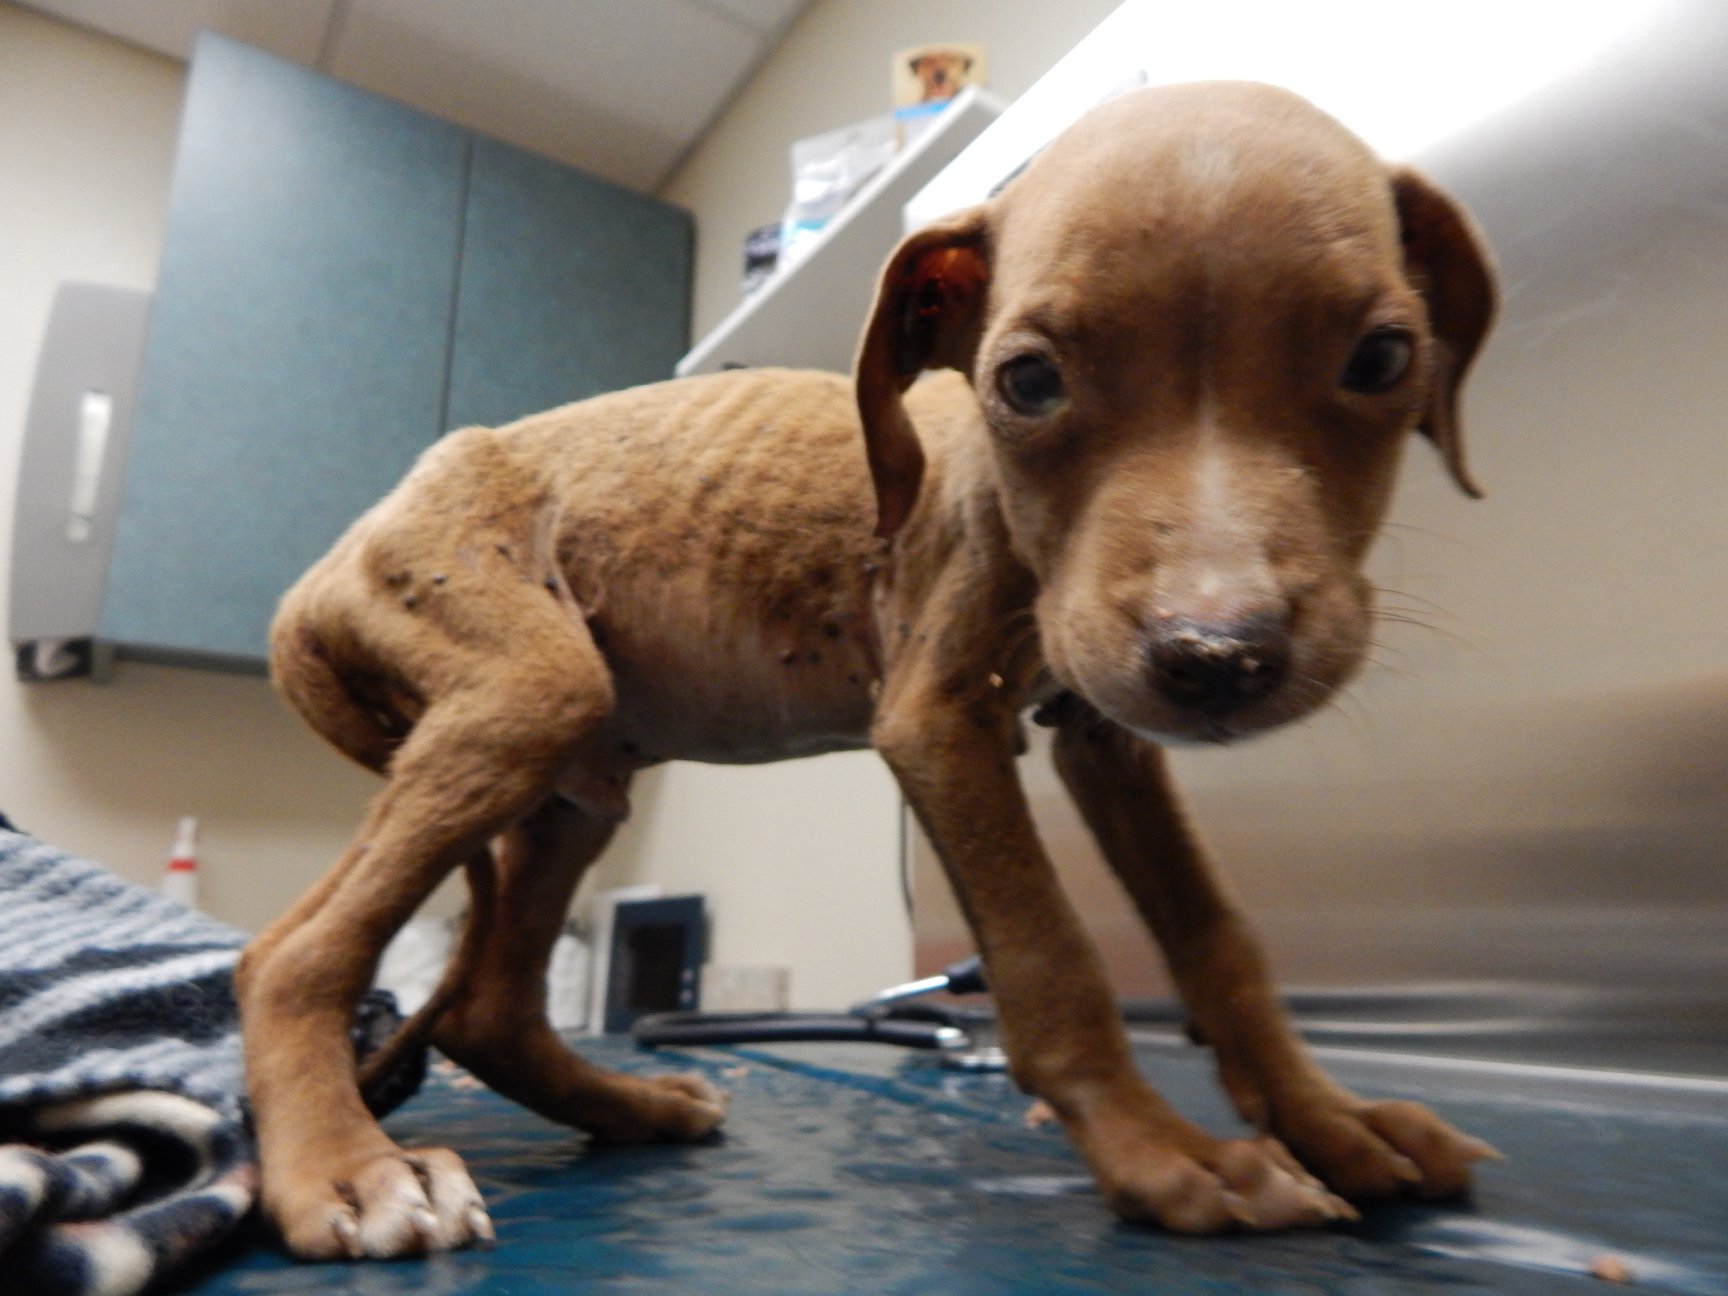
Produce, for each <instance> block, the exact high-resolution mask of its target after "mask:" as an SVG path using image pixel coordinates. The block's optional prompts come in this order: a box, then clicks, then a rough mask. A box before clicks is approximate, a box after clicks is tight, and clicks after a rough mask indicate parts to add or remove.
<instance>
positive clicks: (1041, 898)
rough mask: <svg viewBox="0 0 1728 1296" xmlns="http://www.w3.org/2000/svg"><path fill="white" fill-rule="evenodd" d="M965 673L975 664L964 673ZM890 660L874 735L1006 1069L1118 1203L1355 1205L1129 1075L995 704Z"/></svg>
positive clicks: (1315, 1211)
mask: <svg viewBox="0 0 1728 1296" xmlns="http://www.w3.org/2000/svg"><path fill="white" fill-rule="evenodd" d="M973 673H974V674H976V672H975V671H974V672H973ZM964 678H965V677H964V676H957V675H956V674H955V673H953V672H950V671H947V670H945V669H944V668H943V666H942V664H941V663H940V662H938V661H936V660H932V659H926V660H923V661H919V662H914V663H903V664H902V669H900V670H897V671H896V673H895V678H893V679H892V680H891V681H890V683H889V688H888V690H887V692H886V693H885V695H884V698H883V702H882V706H881V709H880V711H879V715H878V721H877V726H876V730H875V740H876V745H877V748H878V750H880V751H881V753H882V755H883V757H884V759H885V760H887V762H888V764H889V766H890V768H892V769H893V771H894V773H895V776H896V777H897V778H898V780H899V782H900V786H901V788H902V789H903V790H904V792H905V794H906V798H907V800H908V801H910V802H911V804H912V807H913V809H914V811H915V812H916V813H917V815H918V817H919V820H920V822H921V823H922V824H923V826H924V829H925V831H926V832H927V833H928V834H929V835H930V838H931V840H932V842H933V843H934V844H935V846H936V849H937V851H938V853H939V854H940V856H941V858H942V861H943V864H944V866H945V868H946V869H947V872H948V876H949V878H950V880H951V881H952V883H953V885H954V889H955V891H956V893H957V895H958V897H959V900H960V903H961V907H962V908H963V910H964V911H965V913H966V917H967V920H968V922H969V923H970V924H971V927H972V930H973V933H974V934H975V936H976V937H977V939H978V942H979V948H980V951H981V953H982V954H983V956H984V962H985V966H986V969H987V972H988V975H989V979H990V984H991V988H992V990H993V991H994V993H995V996H996V1003H997V1010H998V1013H999V1015H1000V1018H1001V1026H1002V1033H1003V1044H1004V1046H1005V1048H1006V1050H1007V1053H1008V1057H1009V1062H1010V1066H1011V1068H1012V1071H1013V1075H1014V1078H1015V1080H1016V1081H1017V1082H1018V1083H1019V1084H1020V1086H1021V1087H1022V1088H1023V1089H1025V1090H1027V1091H1028V1092H1030V1093H1033V1094H1036V1095H1037V1096H1039V1097H1041V1098H1043V1099H1044V1100H1045V1101H1046V1102H1047V1103H1049V1105H1050V1106H1051V1108H1052V1109H1053V1110H1054V1111H1055V1112H1056V1114H1057V1116H1058V1117H1059V1118H1060V1119H1061V1121H1062V1123H1063V1126H1064V1127H1065V1128H1066V1129H1067V1131H1068V1133H1069V1135H1070V1137H1072V1138H1073V1140H1074V1142H1075V1143H1076V1145H1077V1146H1078V1147H1079V1149H1080V1152H1081V1153H1082V1155H1083V1156H1084V1157H1085V1158H1086V1160H1087V1162H1088V1163H1089V1165H1090V1166H1091V1168H1092V1171H1093V1174H1094V1175H1095V1176H1096V1177H1097V1180H1098V1183H1099V1186H1100V1188H1101V1189H1102V1190H1103V1192H1104V1194H1105V1196H1106V1197H1107V1198H1108V1199H1109V1201H1110V1204H1111V1205H1112V1206H1113V1207H1114V1208H1115V1209H1116V1210H1117V1211H1118V1212H1119V1213H1120V1214H1122V1215H1123V1216H1125V1217H1127V1218H1129V1219H1133V1220H1140V1221H1145V1222H1155V1223H1159V1224H1162V1225H1164V1226H1165V1227H1167V1228H1170V1229H1175V1230H1179V1231H1181V1232H1191V1233H1206V1232H1217V1231H1220V1230H1223V1229H1228V1228H1230V1227H1232V1226H1236V1225H1241V1226H1245V1227H1249V1228H1256V1229H1278V1228H1290V1227H1298V1226H1313V1225H1320V1224H1325V1223H1327V1222H1329V1221H1332V1220H1336V1219H1339V1218H1344V1217H1347V1216H1350V1215H1352V1214H1353V1212H1352V1211H1351V1210H1350V1208H1349V1207H1348V1206H1347V1205H1346V1204H1345V1203H1344V1202H1342V1201H1340V1200H1339V1199H1338V1198H1335V1197H1333V1196H1332V1195H1331V1194H1330V1193H1328V1192H1327V1191H1326V1190H1325V1189H1324V1188H1323V1187H1322V1186H1321V1185H1320V1184H1319V1183H1318V1182H1317V1181H1315V1180H1314V1179H1312V1178H1310V1177H1309V1176H1308V1175H1307V1174H1306V1173H1305V1172H1304V1171H1303V1170H1302V1169H1301V1168H1300V1167H1299V1166H1298V1165H1297V1164H1296V1162H1295V1161H1294V1160H1293V1159H1292V1158H1291V1157H1290V1156H1289V1154H1288V1153H1287V1152H1285V1151H1284V1150H1283V1148H1282V1147H1280V1146H1279V1145H1278V1144H1277V1143H1275V1142H1274V1141H1272V1140H1271V1139H1259V1140H1243V1141H1233V1142H1230V1141H1222V1140H1218V1139H1215V1138H1213V1137H1211V1136H1210V1135H1208V1134H1206V1133H1205V1132H1204V1131H1202V1130H1200V1129H1198V1128H1197V1127H1195V1126H1194V1125H1192V1124H1190V1123H1189V1122H1187V1121H1186V1120H1184V1119H1182V1118H1181V1117H1180V1116H1178V1115H1177V1114H1176V1113H1175V1112H1174V1111H1173V1110H1172V1109H1171V1108H1170V1106H1169V1105H1168V1104H1167V1103H1166V1102H1165V1101H1164V1100H1163V1099H1162V1098H1161V1097H1160V1096H1159V1095H1158V1094H1157V1093H1156V1092H1155V1091H1154V1090H1153V1089H1152V1088H1151V1087H1150V1086H1149V1085H1148V1084H1147V1083H1146V1082H1145V1081H1144V1080H1143V1079H1142V1078H1141V1077H1140V1075H1139V1073H1138V1072H1137V1071H1136V1070H1135V1067H1134V1061H1133V1057H1132V1054H1131V1053H1130V1051H1129V1048H1128V1042H1127V1038H1126V1035H1125V1033H1124V1031H1123V1029H1122V1025H1121V1019H1120V1016H1119V1014H1118V1012H1117V1009H1116V1005H1115V1002H1114V999H1113V997H1112V995H1111V993H1110V990H1109V987H1108V984H1107V982H1106V979H1105V976H1104V973H1103V970H1102V968H1101V966H1100V964H1099V960H1098V957H1097V955H1096V953H1095V951H1094V950H1093V948H1092V945H1091V943H1090V942H1089V941H1088V940H1087V938H1086V936H1085V935H1084V934H1083V932H1082V931H1081V929H1080V925H1079V922H1078V920H1077V919H1076V917H1075V915H1074V912H1073V910H1072V908H1071V907H1070V906H1069V904H1068V900H1067V898H1066V896H1065V895H1063V893H1062V891H1061V888H1060V886H1059V885H1058V883H1057V880H1056V876H1055V871H1054V870H1053V869H1052V868H1051V866H1050V862H1049V860H1048V859H1047V858H1046V857H1045V855H1044V852H1043V849H1042V847H1041V846H1040V845H1039V842H1038V840H1037V835H1036V832H1035V830H1034V828H1033V825H1032V819H1031V815H1030V812H1029V810H1028V808H1027V804H1026V799H1025V795H1024V792H1023V791H1022V789H1021V787H1020V783H1019V779H1018V778H1017V776H1016V774H1015V771H1014V754H1013V724H1014V717H1013V714H1012V711H1011V709H1010V707H1009V706H1008V704H1006V703H1004V702H1003V701H1001V700H1000V699H999V698H994V699H993V698H992V697H991V696H990V694H991V692H992V690H991V689H990V688H989V687H988V686H984V687H982V688H980V689H978V690H976V691H973V690H968V689H965V688H964V687H958V684H959V681H960V680H961V679H964Z"/></svg>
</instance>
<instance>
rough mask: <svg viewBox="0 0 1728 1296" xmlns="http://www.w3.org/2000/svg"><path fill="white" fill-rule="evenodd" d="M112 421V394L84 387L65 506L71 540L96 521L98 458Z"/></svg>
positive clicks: (83, 536)
mask: <svg viewBox="0 0 1728 1296" xmlns="http://www.w3.org/2000/svg"><path fill="white" fill-rule="evenodd" d="M113 424H114V398H113V397H112V396H111V395H109V394H108V393H107V392H105V391H87V392H84V393H83V394H82V395H80V396H79V398H78V448H77V452H76V457H75V458H74V459H73V461H72V498H71V500H70V501H69V502H68V505H67V510H66V538H67V539H68V540H70V541H71V542H72V543H73V544H83V543H84V542H85V541H87V540H89V539H90V535H91V532H92V529H93V526H94V523H95V521H96V493H97V490H98V488H99V487H100V486H101V485H102V461H103V459H104V458H106V457H107V454H108V432H109V429H110V428H111V427H112V426H113Z"/></svg>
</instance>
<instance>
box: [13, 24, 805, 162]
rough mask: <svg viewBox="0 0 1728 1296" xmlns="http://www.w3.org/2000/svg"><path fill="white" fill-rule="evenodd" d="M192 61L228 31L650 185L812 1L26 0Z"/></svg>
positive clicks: (361, 82)
mask: <svg viewBox="0 0 1728 1296" xmlns="http://www.w3.org/2000/svg"><path fill="white" fill-rule="evenodd" d="M23 2H24V3H26V4H28V5H29V7H31V8H34V9H38V10H41V11H42V12H45V13H49V14H52V15H54V16H56V17H59V18H64V19H66V20H67V21H69V22H74V23H77V24H79V25H81V26H85V27H89V28H92V29H94V30H96V31H100V32H103V33H105V34H107V35H110V36H114V37H117V38H119V39H121V40H125V41H128V42H131V43H133V44H136V45H141V46H143V47H145V48H147V49H152V50H155V51H157V52H159V53H163V54H167V55H169V56H171V57H174V58H180V59H185V58H187V57H189V56H190V53H191V49H192V44H193V40H194V38H195V36H196V34H197V32H198V31H199V30H200V29H202V28H209V29H212V30H215V31H219V32H221V33H223V34H224V35H227V36H232V37H234V38H235V39H238V40H242V41H245V42H247V43H248V44H251V45H256V46H258V47H260V48H262V49H267V50H269V51H271V52H272V53H275V54H279V55H282V56H283V57H285V58H290V59H293V60H295V61H296V62H299V63H304V64H307V65H308V66H313V67H318V68H321V69H322V70H323V71H326V72H329V73H330V74H331V75H333V76H338V77H341V78H342V79H344V80H346V81H351V82H353V83H354V84H355V85H359V86H361V87H363V88H365V89H368V90H372V91H375V92H377V93H379V94H384V95H388V96H390V97H392V98H395V99H400V100H402V101H403V102H405V103H408V104H411V105H413V106H414V107H417V108H420V109H423V110H424V111H426V112H430V113H434V114H436V115H438V116H441V117H447V118H449V119H451V120H453V121H456V122H460V123H461V124H463V125H465V126H469V127H471V128H473V129H475V130H479V131H483V132H485V133H487V134H490V135H495V136H497V137H498V138H500V139H503V140H506V141H508V142H509V143H512V144H516V145H519V146H521V147H523V148H529V149H533V150H534V151H536V152H540V153H545V154H548V155H550V156H552V157H555V158H558V159H559V160H561V161H564V162H568V163H571V164H572V165H575V166H579V167H583V168H585V169H586V170H589V171H592V172H594V173H595V174H597V175H601V176H604V177H606V178H607V179H609V180H613V181H615V182H617V183H619V184H624V185H628V186H629V187H631V188H633V189H639V190H644V191H648V192H652V191H653V190H655V189H657V188H658V187H659V186H660V185H661V184H662V183H663V182H664V181H665V180H666V178H667V177H668V175H669V174H670V172H671V171H672V170H673V168H675V167H676V166H677V165H678V163H679V162H680V161H681V160H682V159H683V157H684V156H685V154H686V153H687V152H688V151H689V150H690V149H691V148H692V147H693V146H694V145H695V143H696V142H697V140H699V139H700V138H701V136H702V134H703V132H704V131H706V130H707V128H708V126H709V124H710V123H711V122H712V121H713V120H714V118H715V117H716V116H717V115H718V113H719V112H720V110H721V109H722V108H723V107H724V106H725V105H726V103H727V101H728V100H729V99H730V98H731V96H732V95H733V94H734V93H735V92H736V91H737V90H738V88H739V87H741V86H742V85H743V84H744V82H745V81H747V80H748V79H749V77H750V76H751V75H752V74H753V73H754V72H755V70H756V68H757V67H758V66H759V65H760V63H761V61H762V59H763V58H765V57H766V56H767V54H768V53H769V52H770V51H771V50H772V49H773V47H774V45H775V44H777V43H778V42H779V40H780V38H781V37H782V36H783V35H784V33H785V31H786V29H787V27H788V26H789V25H790V24H791V23H792V21H793V20H794V19H795V18H796V17H797V16H798V14H799V13H800V12H802V10H803V9H804V8H805V7H806V6H807V5H808V3H809V0H292V2H291V3H290V2H288V0H148V2H140V0H23Z"/></svg>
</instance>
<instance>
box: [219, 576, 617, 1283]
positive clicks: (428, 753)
mask: <svg viewBox="0 0 1728 1296" xmlns="http://www.w3.org/2000/svg"><path fill="white" fill-rule="evenodd" d="M536 606H538V605H529V606H524V607H522V608H517V609H512V610H513V611H516V612H517V613H519V620H518V622H517V624H518V625H519V626H520V625H527V626H530V627H532V626H533V625H534V624H535V621H534V618H535V608H536ZM551 606H552V605H551V604H550V603H548V604H547V608H548V611H549V612H550V611H551ZM552 615H554V616H556V617H558V618H559V619H558V620H551V619H547V620H546V621H544V622H543V623H542V624H543V625H544V626H546V627H547V633H548V634H550V633H552V632H553V631H556V632H557V634H558V640H559V644H558V646H559V647H560V651H557V652H555V653H554V652H548V651H543V652H541V653H538V654H535V655H533V656H529V655H527V654H523V655H521V656H518V657H516V658H510V657H508V656H503V655H501V654H495V653H491V652H487V653H480V652H471V651H466V650H464V649H462V648H461V647H460V646H459V645H457V644H455V643H453V642H447V644H446V651H447V658H446V659H445V660H446V665H447V669H448V673H447V674H445V675H444V678H445V679H447V680H452V681H454V682H453V683H452V684H451V686H450V687H448V688H447V689H446V691H444V692H443V693H442V694H441V695H439V696H438V697H436V699H435V700H433V701H431V702H430V703H429V704H428V706H427V709H426V712H425V713H424V715H422V716H421V717H420V719H419V721H418V723H417V724H416V725H415V727H414V730H413V732H412V733H411V734H410V735H409V736H408V738H407V739H406V740H405V741H404V742H403V744H402V746H401V747H400V749H399V750H398V751H397V752H396V754H395V757H394V759H393V760H392V762H391V765H390V774H389V781H388V783H387V784H386V785H385V787H384V789H383V791H382V792H381V793H380V794H379V796H378V797H377V799H376V800H375V801H374V803H373V806H372V809H371V812H370V813H369V815H368V817H367V820H366V823H365V825H364V827H363V828H362V830H361V833H360V835H359V836H358V838H357V839H356V840H355V842H354V844H353V845H352V846H351V847H350V848H349V850H348V851H347V853H346V854H345V855H344V857H343V859H342V860H341V861H340V862H339V863H338V864H337V866H336V868H335V869H334V870H333V879H332V880H330V881H329V882H327V883H326V884H324V885H322V886H320V888H318V890H317V891H316V893H315V898H314V899H315V902H314V903H310V904H301V905H298V906H296V907H295V909H294V910H293V911H292V912H291V914H290V915H289V916H288V918H287V919H284V920H283V921H282V922H281V923H279V924H277V925H276V926H275V927H272V928H271V929H269V930H267V931H266V932H265V933H264V934H263V936H262V937H261V938H260V940H259V942H258V943H257V946H256V949H255V950H254V951H249V952H248V955H247V958H246V960H245V963H244V966H243V968H242V970H241V975H240V977H239V980H238V991H239V996H240V1001H241V1011H242V1015H243V1021H244V1025H245V1035H246V1065H247V1081H248V1086H249V1089H250V1093H251V1098H252V1104H253V1112H254V1117H255V1122H256V1126H257V1132H258V1140H259V1148H260V1152H261V1155H262V1163H263V1171H264V1203H265V1208H266V1210H267V1211H268V1212H269V1213H270V1215H271V1216H272V1218H273V1219H274V1220H275V1222H276V1224H277V1225H278V1227H279V1228H280V1229H281V1231H282V1234H283V1236H284V1238H285V1240H286V1241H287V1243H288V1246H289V1249H290V1250H292V1251H293V1252H294V1253H295V1254H296V1255H298V1256H301V1257H303V1258H308V1259H331V1258H338V1257H342V1256H352V1257H358V1256H362V1255H366V1256H394V1255H405V1254H414V1253H419V1252H423V1251H434V1250H444V1249H448V1248H450V1247H456V1246H463V1245H467V1244H469V1243H471V1242H474V1241H477V1240H483V1239H484V1238H485V1237H486V1236H488V1235H489V1232H490V1225H489V1224H488V1223H487V1222H486V1218H485V1212H484V1210H483V1208H482V1207H481V1204H480V1198H479V1194H478V1193H477V1192H476V1191H475V1189H474V1186H473V1184H472V1182H471V1181H470V1180H469V1178H468V1176H467V1174H466V1172H465V1171H464V1170H463V1169H462V1167H461V1163H460V1161H459V1160H458V1159H457V1158H456V1156H455V1155H454V1154H453V1153H450V1152H446V1151H443V1150H432V1151H416V1152H413V1153H405V1152H404V1151H403V1150H402V1149H400V1148H398V1147H396V1145H395V1144H394V1143H392V1142H391V1140H390V1139H389V1138H388V1137H387V1136H386V1135H385V1134H384V1132H383V1131H382V1130H381V1129H380V1128H379V1127H378V1124H377V1122H376V1121H375V1120H374V1119H373V1118H372V1116H371V1114H370V1113H369V1112H367V1110H366V1108H365V1106H364V1104H363V1103H362V1101H361V1098H360V1093H359V1089H358V1086H357V1083H356V1075H355V1068H354V1060H353V1054H352V1050H351V1049H350V1047H349V1044H348V1040H347V1031H348V1024H349V1022H350V1020H351V1019H352V1014H353V1010H354V1005H355V1003H356V1002H357V1001H358V999H359V997H360V995H361V994H362V993H363V992H364V991H365V989H366V987H367V986H368V985H369V984H370V982H371V979H372V975H373V973H374V971H375V968H376V965H377V960H378V956H379V954H380V953H381V952H382V950H383V947H384V945H385V944H386V943H387V942H388V940H389V939H390V937H391V936H392V935H393V934H394V933H395V932H396V930H397V929H398V928H399V927H400V926H401V925H402V924H403V923H404V922H405V921H407V919H408V918H409V917H410V916H411V915H412V914H413V912H414V910H415V909H416V908H417V907H418V906H419V904H420V903H421V902H422V901H423V900H424V899H425V897H426V896H427V895H428V894H430V892H431V891H432V889H433V888H434V887H435V886H436V885H437V884H438V882H439V881H440V880H441V879H442V878H443V877H444V876H445V874H446V873H448V872H449V871H450V870H451V869H452V868H454V867H456V866H457V865H459V864H461V863H463V862H464V861H466V860H468V859H470V858H472V857H473V856H474V855H475V853H476V852H478V851H480V850H483V849H484V848H485V844H486V842H487V840H488V839H489V838H491V837H493V836H495V835H496V834H498V833H499V832H501V831H503V830H504V829H505V828H507V827H508V826H509V825H510V824H512V823H514V822H515V821H517V820H518V819H520V818H521V817H523V816H524V815H526V814H528V813H529V812H530V811H532V810H533V809H534V808H535V807H536V806H537V805H539V804H540V803H541V802H542V801H544V800H545V799H546V798H547V797H548V796H549V795H550V794H551V788H552V785H553V783H554V782H555V780H556V779H557V777H558V775H559V773H560V772H561V770H562V769H563V767H564V765H565V764H566V763H567V762H568V760H569V759H570V756H571V754H572V752H573V751H575V750H576V748H577V747H578V746H579V745H580V744H581V742H582V741H584V740H585V739H586V738H587V737H588V736H589V735H591V734H592V732H593V731H594V729H595V728H596V727H597V726H598V725H599V724H600V723H601V722H602V721H603V720H604V719H605V717H606V716H607V715H608V714H609V713H610V710H611V706H612V695H611V684H610V679H609V677H608V674H607V671H606V668H605V664H604V663H603V662H602V661H601V659H600V656H599V653H598V652H597V651H596V650H595V648H594V646H593V643H592V640H590V639H588V638H587V636H586V632H585V631H584V630H583V629H582V627H581V626H580V623H579V622H571V621H569V620H568V619H567V618H562V614H557V613H553V614H552ZM536 646H537V647H540V648H542V649H548V648H551V647H553V646H554V645H552V644H551V643H541V644H537V645H536Z"/></svg>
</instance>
